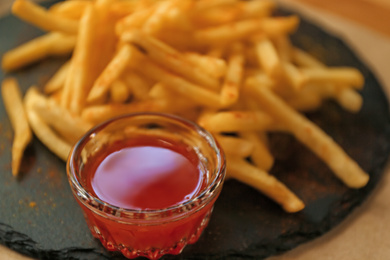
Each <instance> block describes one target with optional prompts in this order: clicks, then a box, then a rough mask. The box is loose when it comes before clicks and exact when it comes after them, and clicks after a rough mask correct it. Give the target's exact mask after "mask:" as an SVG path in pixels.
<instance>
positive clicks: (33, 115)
mask: <svg viewBox="0 0 390 260" xmlns="http://www.w3.org/2000/svg"><path fill="white" fill-rule="evenodd" d="M34 91H37V89H36V88H34V87H31V88H29V90H28V91H27V93H26V96H25V101H24V102H25V106H26V111H27V118H28V122H29V124H30V127H31V129H32V130H33V132H34V134H35V135H36V136H37V137H38V139H39V140H40V141H41V142H42V143H43V144H44V145H45V146H46V147H47V148H48V149H49V150H50V151H52V152H53V153H54V154H55V155H57V156H58V157H59V158H61V159H62V160H64V161H66V160H67V158H68V155H69V152H70V150H71V145H70V144H69V143H67V142H66V141H64V140H63V139H62V138H61V137H59V136H58V135H57V134H56V133H55V132H54V131H53V130H52V129H51V128H50V127H49V125H47V123H46V122H45V121H44V120H43V119H42V118H41V117H40V116H39V115H38V113H37V112H36V111H35V110H34V109H33V108H32V105H33V99H31V98H32V97H33V95H34V94H33V95H31V93H33V92H34Z"/></svg>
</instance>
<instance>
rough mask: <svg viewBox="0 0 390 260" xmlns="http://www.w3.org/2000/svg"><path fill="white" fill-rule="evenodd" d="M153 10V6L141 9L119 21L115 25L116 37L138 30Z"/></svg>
mask: <svg viewBox="0 0 390 260" xmlns="http://www.w3.org/2000/svg"><path fill="white" fill-rule="evenodd" d="M154 9H155V6H151V7H148V8H142V9H140V10H136V11H134V12H133V13H130V14H129V15H127V16H125V17H123V18H122V19H120V20H119V21H118V22H117V23H116V25H115V32H116V34H117V35H121V34H122V33H124V32H126V31H132V30H134V29H140V28H141V26H142V25H143V24H144V23H145V22H146V20H147V19H148V17H150V16H151V15H152V13H153V11H154Z"/></svg>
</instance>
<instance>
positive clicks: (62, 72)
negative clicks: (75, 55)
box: [44, 61, 70, 94]
mask: <svg viewBox="0 0 390 260" xmlns="http://www.w3.org/2000/svg"><path fill="white" fill-rule="evenodd" d="M69 67H70V62H69V61H67V62H65V63H64V64H63V65H62V66H61V67H60V68H59V69H58V70H57V72H56V73H55V74H54V75H53V76H52V77H51V78H50V79H49V81H48V82H46V84H45V87H44V92H45V93H46V94H51V93H53V92H55V91H57V90H59V89H61V88H62V87H63V86H64V85H65V81H66V77H67V76H68V72H69Z"/></svg>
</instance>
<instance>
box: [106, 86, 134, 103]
mask: <svg viewBox="0 0 390 260" xmlns="http://www.w3.org/2000/svg"><path fill="white" fill-rule="evenodd" d="M130 96H131V91H130V88H129V87H128V86H127V85H126V84H125V83H124V82H123V81H121V80H115V81H114V82H113V83H111V87H110V101H111V102H112V103H125V102H126V100H128V99H129V98H130Z"/></svg>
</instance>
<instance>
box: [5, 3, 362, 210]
mask: <svg viewBox="0 0 390 260" xmlns="http://www.w3.org/2000/svg"><path fill="white" fill-rule="evenodd" d="M275 8H276V4H275V2H273V1H272V0H256V1H239V0H161V1H156V0H67V1H62V2H58V3H56V4H54V5H52V6H51V7H50V8H48V9H46V8H43V7H41V6H39V5H37V4H35V3H33V2H30V1H29V0H16V1H15V2H14V4H13V7H12V12H13V14H14V15H16V16H18V17H19V18H20V19H22V20H24V21H26V22H28V23H30V24H33V25H35V26H37V27H38V28H40V29H42V30H44V31H45V32H46V33H45V34H44V35H42V36H40V37H37V38H35V39H33V40H31V41H28V42H26V43H24V44H22V45H20V46H18V47H16V48H14V49H12V50H9V51H8V52H6V53H5V54H4V55H3V57H2V68H3V70H4V71H7V72H9V71H14V70H18V69H22V68H23V67H25V66H27V65H31V64H33V63H36V62H39V61H40V60H42V59H45V58H48V57H57V56H65V57H70V58H69V60H68V61H67V62H66V63H64V64H63V66H62V67H61V68H60V69H59V70H58V72H56V73H55V74H54V75H53V76H52V77H51V78H50V80H48V82H47V83H46V84H45V85H44V86H31V87H30V88H29V89H28V90H27V92H26V93H25V95H24V96H22V94H21V93H20V90H19V87H18V83H17V82H16V80H14V79H12V78H7V79H6V80H4V82H3V84H2V93H3V99H4V104H5V106H6V108H7V111H8V114H9V117H10V119H11V123H12V126H13V128H14V130H15V139H14V145H13V149H12V156H13V159H12V160H13V163H12V170H13V174H15V175H16V174H17V173H18V171H19V166H20V163H21V160H22V156H23V151H24V149H25V147H26V146H27V145H28V144H29V142H30V141H31V138H32V136H33V135H32V133H34V134H35V136H37V137H38V138H39V139H40V140H41V141H42V143H44V144H45V145H46V146H47V147H48V148H49V149H50V150H51V151H52V152H54V153H55V154H56V155H58V156H59V157H60V158H62V159H63V160H66V159H67V157H68V154H69V152H70V150H71V147H72V145H73V144H74V143H75V142H76V141H77V140H78V139H79V138H80V137H81V136H82V135H83V134H84V133H85V132H86V131H88V130H89V129H90V128H91V127H93V126H94V125H96V124H98V123H100V122H102V121H104V120H107V119H109V118H112V117H115V116H118V115H121V114H126V113H131V112H141V111H157V112H165V113H172V114H176V115H179V116H182V117H185V118H188V119H190V120H193V121H195V122H197V123H198V124H199V125H201V126H203V127H204V128H206V129H207V130H208V131H210V132H211V133H213V134H214V135H215V137H216V138H217V140H218V141H219V143H220V144H221V146H222V147H223V149H224V151H225V153H226V157H227V174H228V176H229V177H231V178H234V179H237V180H238V181H241V182H243V183H246V184H248V185H250V186H252V187H254V188H256V189H258V190H259V191H261V192H262V193H263V194H265V195H266V196H268V197H269V198H271V199H272V200H274V201H275V202H277V203H278V204H280V206H281V207H282V208H283V209H284V210H285V211H287V212H297V211H300V210H302V209H303V208H304V206H305V205H304V202H303V201H302V200H301V199H300V198H298V197H297V196H296V195H295V194H294V193H293V191H291V190H290V189H289V188H288V187H287V186H286V185H285V184H283V183H281V182H280V181H279V180H278V179H276V178H275V177H274V176H273V175H271V174H269V172H270V170H271V168H272V167H273V164H274V157H273V155H272V153H271V152H270V150H269V147H268V140H267V134H268V133H270V132H274V131H278V132H280V131H282V132H285V133H289V134H292V135H293V136H295V137H296V138H297V139H298V140H299V141H300V142H302V143H303V144H304V145H306V146H307V147H308V148H310V149H311V150H312V151H313V153H315V154H316V155H317V156H318V157H319V158H321V159H322V160H323V161H324V162H325V163H326V164H327V165H328V166H329V168H330V169H331V170H332V171H333V172H334V174H335V175H336V176H337V177H338V178H339V179H340V180H341V181H342V182H344V183H345V184H346V185H347V186H348V187H351V188H360V187H363V186H364V185H366V183H367V182H368V180H369V175H368V174H367V173H365V172H364V171H363V170H362V169H361V168H360V167H359V165H358V164H357V163H356V162H355V161H354V160H353V159H352V158H350V157H349V156H348V155H347V154H346V152H345V151H344V150H343V149H342V148H341V147H340V146H339V145H338V144H336V143H335V142H334V141H333V139H332V138H331V137H330V136H328V135H327V134H326V133H325V132H324V131H322V130H321V129H320V128H319V127H318V126H316V125H315V124H314V123H312V122H311V121H309V120H308V119H307V118H306V117H305V116H304V114H303V112H306V111H312V110H315V109H317V108H318V107H320V106H321V104H322V102H323V101H324V100H326V99H334V100H336V101H337V102H338V103H339V104H340V105H341V106H342V107H343V108H344V109H346V110H348V111H350V112H351V113H355V112H358V111H359V110H360V108H361V106H362V97H361V95H360V94H359V92H358V91H359V90H360V89H361V88H362V87H363V85H364V78H363V76H362V74H361V73H360V72H359V71H358V70H357V69H355V68H351V67H328V66H326V65H325V64H323V63H321V62H320V61H319V60H317V59H316V58H315V57H313V56H312V55H310V54H309V53H307V52H305V51H304V50H302V49H299V48H297V47H295V46H293V45H292V44H291V42H290V35H291V34H293V33H294V32H295V31H296V29H297V28H298V26H299V17H297V16H295V15H291V16H280V17H276V16H275V15H274V10H275ZM23 111H24V112H23ZM21 115H23V116H21ZM30 129H31V130H30Z"/></svg>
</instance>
